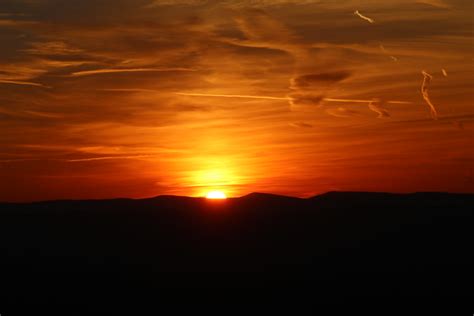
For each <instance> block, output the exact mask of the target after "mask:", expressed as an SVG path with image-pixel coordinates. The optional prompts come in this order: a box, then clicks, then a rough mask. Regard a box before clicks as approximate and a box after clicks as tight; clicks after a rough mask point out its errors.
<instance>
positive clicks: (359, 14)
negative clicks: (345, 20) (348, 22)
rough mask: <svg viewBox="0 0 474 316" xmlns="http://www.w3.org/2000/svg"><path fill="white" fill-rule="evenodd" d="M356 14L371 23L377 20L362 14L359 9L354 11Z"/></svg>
mask: <svg viewBox="0 0 474 316" xmlns="http://www.w3.org/2000/svg"><path fill="white" fill-rule="evenodd" d="M354 14H355V15H357V16H358V17H360V18H361V19H363V20H366V21H367V22H369V23H374V22H375V21H374V20H372V19H371V18H369V17H366V16H365V15H363V14H361V13H360V12H359V10H356V11H354Z"/></svg>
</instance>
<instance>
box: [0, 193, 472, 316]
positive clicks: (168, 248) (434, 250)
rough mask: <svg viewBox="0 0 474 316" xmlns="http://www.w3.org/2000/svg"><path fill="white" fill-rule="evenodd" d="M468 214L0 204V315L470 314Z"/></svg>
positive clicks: (205, 203)
mask: <svg viewBox="0 0 474 316" xmlns="http://www.w3.org/2000/svg"><path fill="white" fill-rule="evenodd" d="M473 210H474V195H470V194H448V193H413V194H389V193H369V192H329V193H326V194H322V195H319V196H315V197H312V198H308V199H299V198H293V197H286V196H279V195H272V194H264V193H252V194H249V195H246V196H243V197H240V198H231V199H227V200H225V201H211V200H206V199H203V198H189V197H178V196H158V197H153V198H148V199H139V200H134V199H112V200H87V201H48V202H36V203H25V204H15V203H3V204H0V250H1V252H0V285H1V286H0V312H1V307H2V306H10V307H12V308H13V310H15V309H16V310H18V309H19V308H21V307H24V306H35V307H36V308H38V311H40V310H42V309H45V310H49V311H50V312H52V311H53V310H54V309H53V307H57V306H68V307H69V308H70V306H75V307H77V308H78V309H81V308H82V309H83V310H86V309H87V308H92V306H102V307H104V306H108V307H110V306H123V308H127V307H128V308H131V309H132V310H135V311H136V309H137V308H139V307H143V308H145V307H146V308H151V310H154V311H158V310H160V309H161V308H163V306H174V308H178V307H176V306H177V305H173V304H174V303H171V302H174V301H175V300H178V301H181V303H182V304H183V302H187V303H186V304H190V305H186V304H184V305H179V306H180V308H183V312H184V311H185V309H186V308H187V307H190V306H194V305H192V304H198V305H199V306H201V305H202V306H204V307H205V308H208V309H209V308H213V307H216V306H223V307H226V308H229V306H232V307H233V308H234V309H238V308H239V307H242V308H243V310H246V309H245V308H247V307H249V306H254V305H255V304H257V305H258V306H260V308H261V310H262V311H267V312H268V311H271V310H273V311H282V310H285V309H287V310H288V311H292V312H294V313H298V311H299V312H301V313H304V312H306V311H310V310H316V309H317V306H320V305H327V304H341V303H343V302H351V301H360V300H377V301H384V300H386V301H391V300H396V301H399V302H400V301H415V302H418V303H423V304H428V303H429V302H435V301H436V300H438V303H439V302H440V301H439V299H440V298H441V301H443V300H448V299H455V300H456V301H457V304H458V305H457V306H463V304H466V306H468V305H467V304H468V302H469V300H468V298H470V297H472V295H473V294H474V293H473V288H472V284H473V281H474V279H473V277H472V276H473V275H472V264H473V257H472V232H473V231H474V230H473V229H474V226H473ZM192 302H195V303H192ZM178 309H179V308H178ZM191 309H192V308H191ZM6 315H7V314H6Z"/></svg>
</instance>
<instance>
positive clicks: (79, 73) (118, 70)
mask: <svg viewBox="0 0 474 316" xmlns="http://www.w3.org/2000/svg"><path fill="white" fill-rule="evenodd" d="M173 71H196V70H195V69H189V68H180V67H176V68H116V69H110V68H109V69H95V70H83V71H77V72H73V73H71V75H70V76H71V77H84V76H93V75H101V74H111V73H127V72H173Z"/></svg>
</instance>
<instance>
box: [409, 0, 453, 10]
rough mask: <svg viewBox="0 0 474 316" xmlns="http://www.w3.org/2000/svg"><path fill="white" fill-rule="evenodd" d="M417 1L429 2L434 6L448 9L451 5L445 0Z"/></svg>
mask: <svg viewBox="0 0 474 316" xmlns="http://www.w3.org/2000/svg"><path fill="white" fill-rule="evenodd" d="M416 2H417V3H423V4H427V5H430V6H433V7H437V8H442V9H448V8H450V7H451V6H450V5H449V4H447V3H446V2H444V1H443V0H417V1H416Z"/></svg>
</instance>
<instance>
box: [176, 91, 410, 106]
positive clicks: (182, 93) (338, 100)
mask: <svg viewBox="0 0 474 316" xmlns="http://www.w3.org/2000/svg"><path fill="white" fill-rule="evenodd" d="M175 94H177V95H183V96H191V97H211V98H240V99H263V100H285V101H291V100H293V98H291V97H271V96H265V95H241V94H208V93H187V92H177V93H175ZM322 101H326V102H345V103H370V102H372V101H373V100H359V99H333V98H324V99H323V100H322ZM387 103H391V104H411V102H407V101H387Z"/></svg>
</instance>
